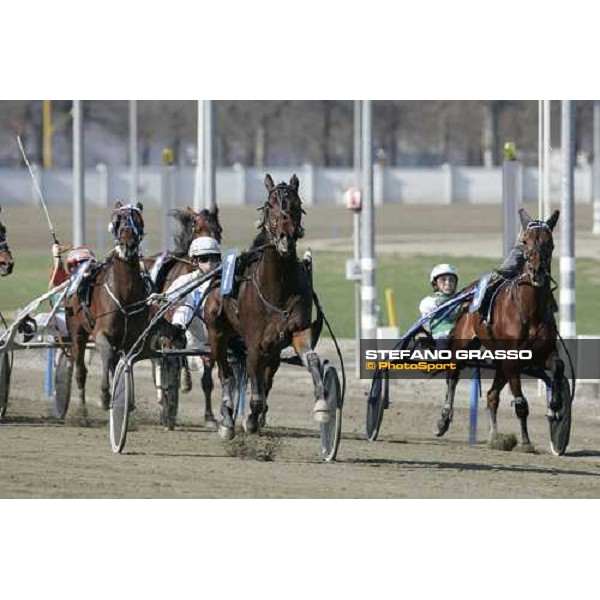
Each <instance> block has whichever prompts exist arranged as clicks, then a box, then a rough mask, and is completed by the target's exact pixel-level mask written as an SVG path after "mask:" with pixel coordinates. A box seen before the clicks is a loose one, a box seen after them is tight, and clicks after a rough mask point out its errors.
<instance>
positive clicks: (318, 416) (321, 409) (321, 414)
mask: <svg viewBox="0 0 600 600" xmlns="http://www.w3.org/2000/svg"><path fill="white" fill-rule="evenodd" d="M327 408H328V407H327V402H326V401H325V400H317V401H316V402H315V406H314V408H313V418H314V420H315V421H316V422H317V423H329V410H327Z"/></svg>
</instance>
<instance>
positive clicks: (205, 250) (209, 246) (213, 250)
mask: <svg viewBox="0 0 600 600" xmlns="http://www.w3.org/2000/svg"><path fill="white" fill-rule="evenodd" d="M188 256H189V257H190V260H191V262H192V265H193V267H194V270H193V271H192V272H191V273H186V274H185V275H180V276H179V277H178V278H177V279H176V280H175V281H174V282H173V283H172V284H171V285H170V286H169V288H168V289H167V291H166V292H165V293H164V294H153V295H152V296H151V300H152V301H154V302H156V301H158V300H161V299H167V300H168V299H170V298H173V297H175V296H176V295H177V292H178V291H179V290H181V289H184V288H185V287H186V286H187V285H189V284H191V283H192V282H193V281H194V280H198V279H200V278H202V277H203V276H204V275H206V274H207V273H209V272H210V271H212V270H214V269H215V268H216V267H217V266H218V265H219V264H220V263H221V246H220V245H219V242H217V240H215V239H214V238H212V237H199V238H196V239H195V240H193V241H192V244H191V245H190V249H189V251H188ZM210 284H211V280H210V279H208V280H207V281H205V282H204V283H202V284H201V285H200V286H198V287H197V288H195V289H193V290H192V291H191V292H189V293H188V294H186V295H185V296H184V297H183V298H182V299H181V300H180V301H179V302H178V304H177V307H176V308H175V311H174V312H173V317H172V320H171V323H172V324H173V325H175V326H179V327H181V328H182V329H184V330H185V337H186V342H187V343H186V348H192V349H196V348H198V349H200V348H202V347H203V346H205V345H206V343H207V340H208V335H207V331H206V326H205V324H204V321H203V320H202V304H203V301H204V299H205V294H206V291H207V290H208V288H209V286H210Z"/></svg>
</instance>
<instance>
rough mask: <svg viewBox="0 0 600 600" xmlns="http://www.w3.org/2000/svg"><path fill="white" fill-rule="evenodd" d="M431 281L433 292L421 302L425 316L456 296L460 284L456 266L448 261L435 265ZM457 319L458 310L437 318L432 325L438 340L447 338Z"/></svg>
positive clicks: (422, 312) (433, 332)
mask: <svg viewBox="0 0 600 600" xmlns="http://www.w3.org/2000/svg"><path fill="white" fill-rule="evenodd" d="M429 281H430V283H431V286H432V287H433V294H431V295H430V296H426V297H425V298H423V300H421V303H420V304H419V311H420V312H421V316H423V317H424V316H426V315H428V314H431V313H432V312H433V311H434V310H435V309H436V308H437V307H438V306H440V305H441V304H443V303H444V302H447V301H448V300H450V299H451V298H454V296H456V287H457V285H458V272H457V270H456V267H454V266H453V265H450V264H448V263H442V264H439V265H435V267H433V269H432V270H431V275H430V277H429ZM457 310H458V307H457ZM455 319H456V310H453V311H450V314H448V315H446V316H445V317H444V318H443V319H441V320H435V321H434V322H433V324H432V326H431V336H432V337H433V338H434V339H436V340H438V339H447V338H448V337H449V336H450V332H451V331H452V329H453V328H454V321H455Z"/></svg>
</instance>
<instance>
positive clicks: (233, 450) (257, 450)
mask: <svg viewBox="0 0 600 600" xmlns="http://www.w3.org/2000/svg"><path fill="white" fill-rule="evenodd" d="M281 444H282V442H281V438H279V437H276V436H274V435H272V434H268V433H264V434H261V435H246V434H244V433H240V434H238V435H237V436H236V437H235V438H233V439H232V440H231V441H229V442H227V454H229V456H236V457H238V458H243V459H249V460H258V461H263V462H270V461H273V460H275V456H276V455H277V453H278V452H279V449H280V448H281Z"/></svg>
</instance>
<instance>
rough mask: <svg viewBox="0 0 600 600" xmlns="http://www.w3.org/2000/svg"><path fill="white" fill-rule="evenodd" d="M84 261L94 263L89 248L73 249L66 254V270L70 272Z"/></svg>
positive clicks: (94, 259) (94, 258) (94, 257)
mask: <svg viewBox="0 0 600 600" xmlns="http://www.w3.org/2000/svg"><path fill="white" fill-rule="evenodd" d="M86 260H91V261H92V262H96V256H95V255H94V253H93V252H92V251H91V250H90V249H89V248H74V249H73V250H71V251H70V252H69V254H67V269H69V271H70V270H72V269H73V268H75V267H76V266H77V265H78V264H79V263H82V262H84V261H86Z"/></svg>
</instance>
